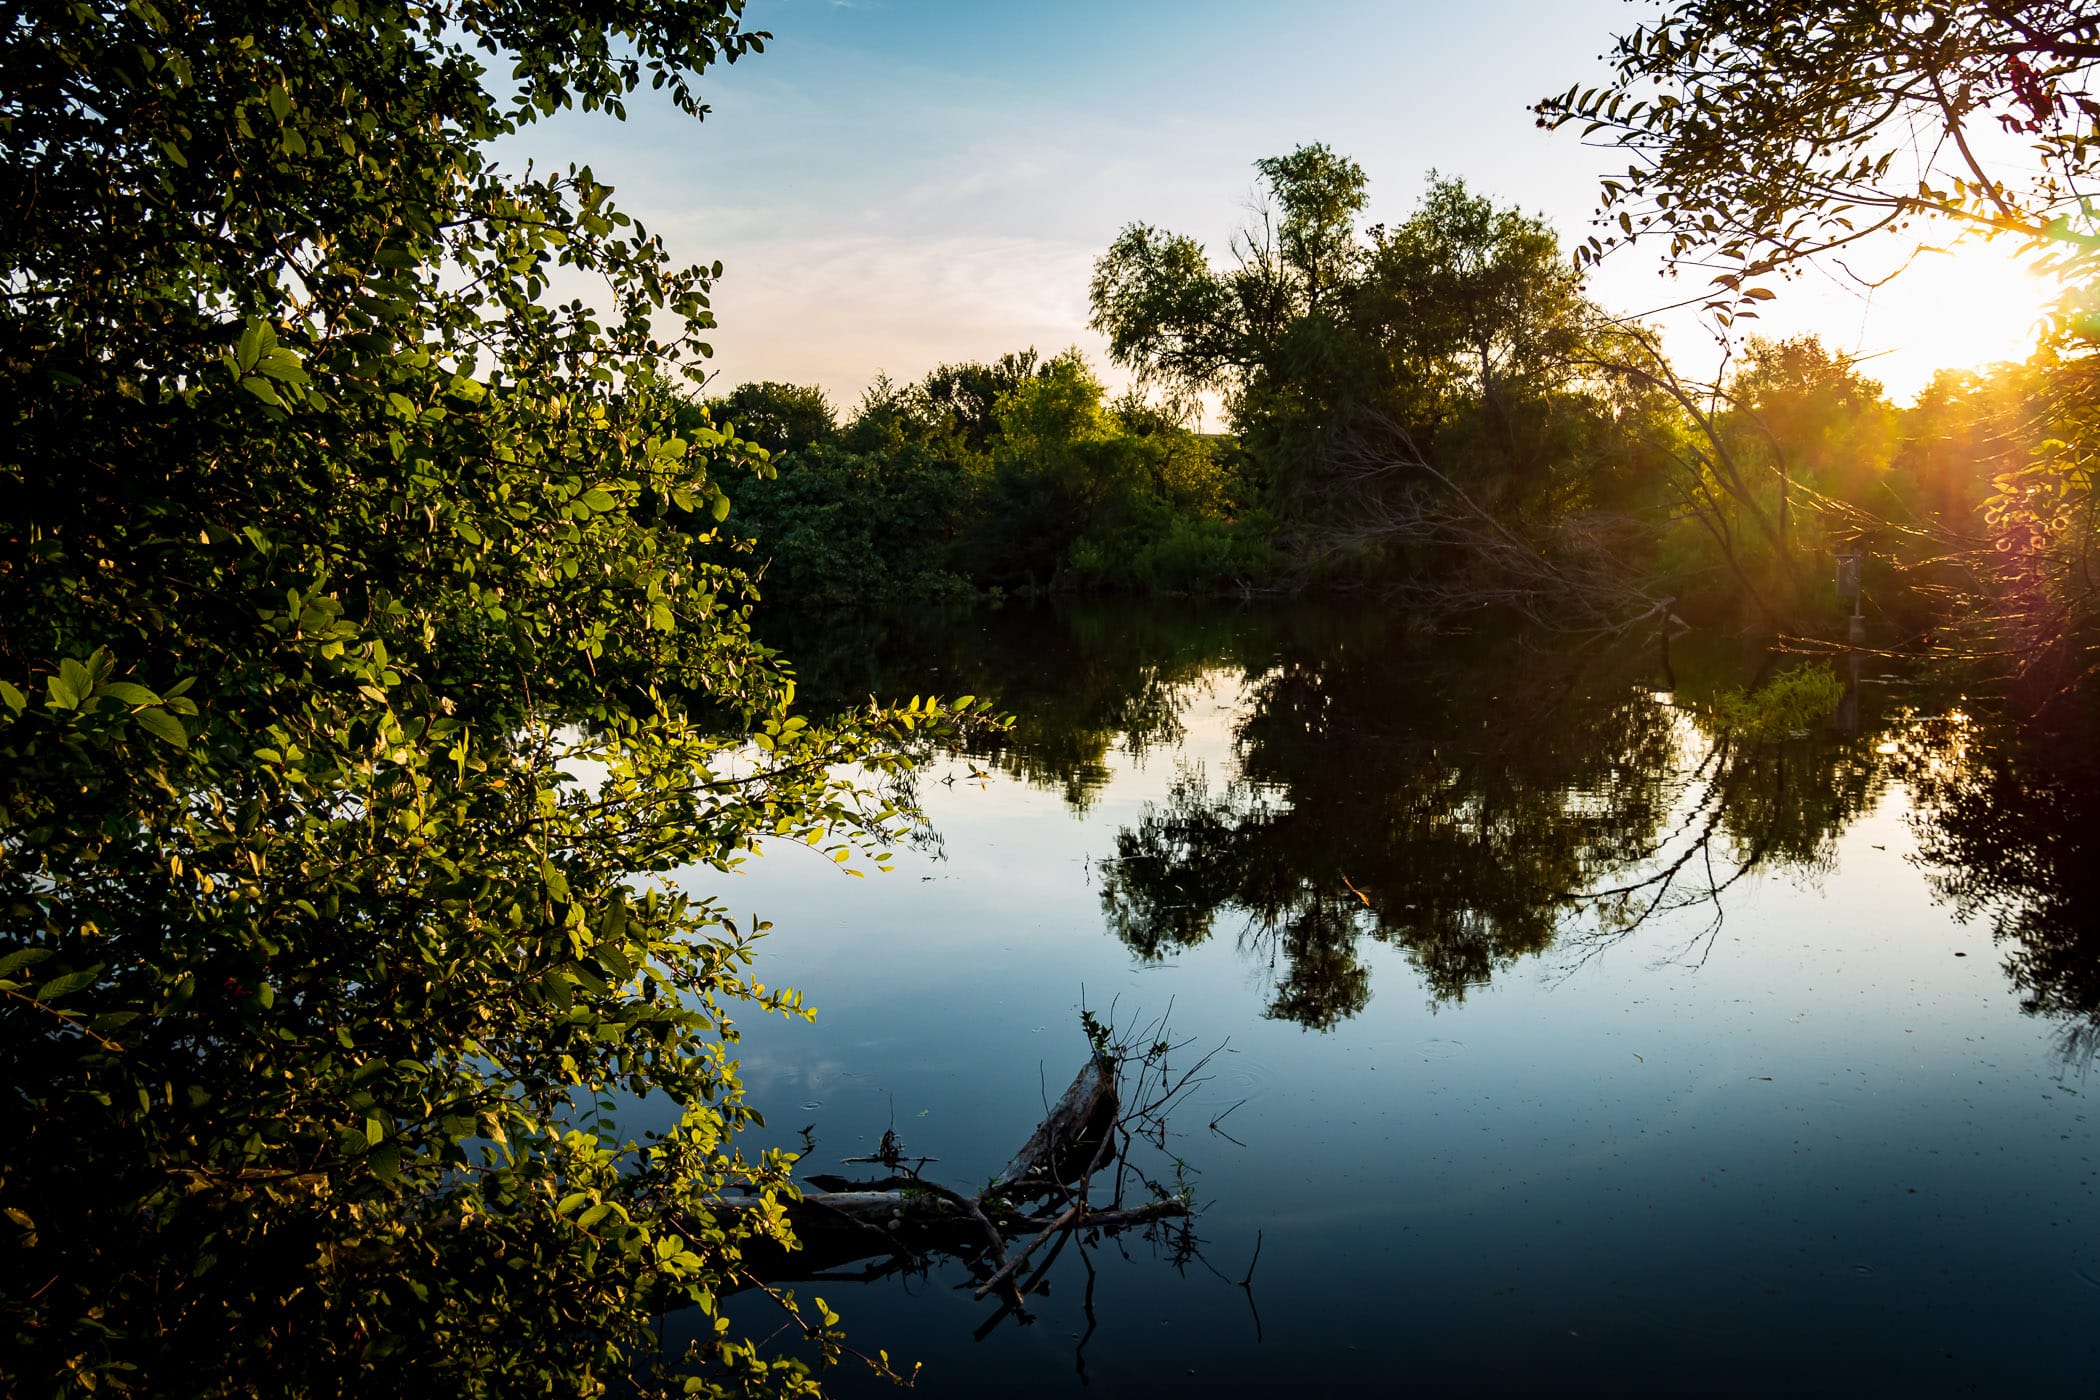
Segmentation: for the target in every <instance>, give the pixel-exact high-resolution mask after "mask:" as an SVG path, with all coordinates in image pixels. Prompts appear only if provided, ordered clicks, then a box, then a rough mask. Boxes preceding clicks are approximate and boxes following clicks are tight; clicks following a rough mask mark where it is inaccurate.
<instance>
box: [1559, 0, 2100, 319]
mask: <svg viewBox="0 0 2100 1400" xmlns="http://www.w3.org/2000/svg"><path fill="white" fill-rule="evenodd" d="M1610 61H1611V69H1610V72H1609V75H1608V76H1607V77H1606V79H1605V81H1603V82H1602V83H1598V84H1595V85H1590V84H1585V83H1576V84H1575V85H1574V86H1572V87H1570V88H1569V89H1568V90H1567V91H1566V92H1564V93H1562V94H1560V95H1559V96H1557V97H1551V98H1548V99H1546V100H1545V101H1543V102H1541V103H1540V104H1539V105H1538V112H1539V122H1540V124H1541V125H1543V126H1549V127H1554V128H1560V127H1566V126H1571V125H1572V126H1578V127H1580V128H1581V129H1582V131H1583V133H1584V134H1585V135H1587V136H1590V137H1595V138H1601V139H1602V140H1603V141H1604V142H1605V143H1606V144H1607V145H1608V146H1611V147H1615V148H1617V149H1619V150H1621V151H1623V152H1624V153H1625V154H1626V155H1627V156H1628V158H1629V163H1628V165H1627V168H1626V170H1625V173H1624V175H1623V176H1614V177H1613V178H1611V179H1609V180H1607V181H1606V182H1605V183H1604V186H1603V212H1604V214H1605V215H1606V216H1607V217H1608V218H1609V219H1610V220H1611V221H1612V222H1613V223H1614V224H1615V225H1616V228H1615V229H1614V230H1613V231H1611V232H1609V233H1608V234H1607V235H1605V236H1603V237H1599V238H1593V239H1591V240H1590V242H1589V244H1588V245H1587V246H1586V247H1585V248H1584V249H1582V250H1579V251H1578V257H1584V258H1594V257H1597V256H1599V255H1601V254H1602V253H1603V251H1604V250H1605V249H1606V248H1608V247H1610V246H1611V245H1613V244H1615V243H1619V242H1623V241H1626V240H1629V239H1633V238H1637V237H1642V236H1655V237H1659V238H1661V239H1663V240H1665V242H1666V246H1667V248H1668V250H1669V254H1670V256H1671V257H1672V258H1673V259H1675V260H1678V261H1680V262H1682V263H1686V264H1697V265H1699V266H1702V267H1705V266H1709V265H1710V266H1711V267H1712V268H1713V269H1714V271H1715V277H1714V284H1715V286H1716V288H1717V291H1716V294H1715V299H1714V301H1713V306H1714V308H1715V309H1717V310H1720V311H1722V312H1723V313H1724V314H1726V313H1727V312H1729V311H1730V310H1732V309H1739V308H1740V307H1741V305H1742V304H1743V301H1744V300H1745V299H1749V300H1756V299H1760V298H1762V297H1763V296H1768V295H1770V288H1769V287H1765V286H1761V285H1759V281H1760V279H1762V278H1764V277H1765V276H1766V275H1767V274H1769V273H1771V272H1773V271H1774V270H1775V269H1779V268H1783V267H1786V266H1788V265H1790V264H1792V263H1795V262H1797V261H1799V260H1801V259H1803V258H1806V257H1810V256H1814V255H1816V254H1819V253H1826V252H1830V251H1832V250H1836V249H1840V248H1844V247H1846V246H1848V245H1851V244H1854V243H1857V242H1859V241H1860V240H1862V239H1865V238H1868V237H1870V236H1872V235H1874V234H1876V233H1879V232H1881V231H1883V230H1892V229H1908V228H1913V227H1914V226H1915V225H1916V224H1917V223H1918V222H1919V221H1920V220H1923V219H1932V218H1937V219H1942V220H1946V221H1948V222H1949V224H1951V226H1952V230H1950V232H1949V233H1948V234H1947V235H1946V236H1952V232H1953V231H1976V232H1980V233H1985V234H1996V233H2009V234H2014V235H2018V236H2020V237H2022V238H2026V239H2029V240H2034V241H2036V242H2040V243H2043V244H2046V245H2051V246H2053V247H2055V248H2056V249H2057V250H2058V252H2059V255H2060V256H2061V257H2062V259H2063V260H2064V261H2065V262H2067V263H2076V264H2083V263H2084V262H2086V261H2087V260H2089V258H2090V256H2091V254H2092V253H2093V252H2094V251H2095V250H2096V249H2100V229H2096V228H2095V227H2094V225H2093V222H2092V212H2091V209H2090V206H2089V205H2088V204H2087V202H2086V200H2085V197H2084V195H2083V193H2082V191H2083V189H2084V188H2085V186H2086V185H2087V184H2088V183H2089V180H2090V176H2091V174H2092V172H2093V167H2094V162H2095V160H2096V159H2100V128H2096V122H2100V100H2096V99H2095V97H2094V96H2093V95H2092V93H2091V92H2090V90H2089V89H2090V83H2091V77H2092V73H2093V70H2094V66H2095V64H2096V63H2100V16H2094V15H2092V14H2090V13H2088V12H2087V9H2086V7H2085V6H2082V5H2077V4H2064V3H2059V2H2058V0H2017V2H2016V3H2005V4H2000V3H1990V4H1974V3H1953V2H1952V0H1900V3H1895V4H1873V5H1860V4H1837V5H1832V4H1822V3H1809V2H1808V0H1759V2H1758V3H1755V4H1747V5H1746V4H1739V3H1734V0H1687V2H1686V3H1677V4H1672V5H1670V6H1668V7H1666V8H1665V9H1664V11H1663V12H1662V14H1661V15H1659V16H1658V17H1657V18H1655V19H1654V20H1652V21H1650V22H1649V23H1646V24H1642V25H1638V26H1636V27H1635V28H1634V29H1632V30H1631V31H1630V32H1628V33H1626V34H1624V35H1622V36H1620V37H1618V38H1617V39H1616V40H1615V41H1614V44H1613V48H1612V52H1611V54H1610Z"/></svg>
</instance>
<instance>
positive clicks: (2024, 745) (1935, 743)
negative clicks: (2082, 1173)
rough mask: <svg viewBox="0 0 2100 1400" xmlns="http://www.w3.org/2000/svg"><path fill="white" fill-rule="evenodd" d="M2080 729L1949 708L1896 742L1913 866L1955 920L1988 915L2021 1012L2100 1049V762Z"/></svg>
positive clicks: (2074, 1055)
mask: <svg viewBox="0 0 2100 1400" xmlns="http://www.w3.org/2000/svg"><path fill="white" fill-rule="evenodd" d="M2095 737H2096V736H2095V734H2094V731H2093V728H2092V726H2091V725H2090V724H2089V723H2087V724H2068V725H2067V724H2063V723H2041V724H2029V725H2024V726H2023V725H2018V724H2013V723H2008V722H2005V721H2002V720H1982V719H1976V718H1972V717H1969V716H1966V715H1961V714H1956V715H1954V716H1952V717H1947V718H1942V719H1938V720H1925V721H1920V722H1918V723H1917V724H1915V725H1913V726H1912V727H1911V730H1910V732H1909V733H1908V734H1907V735H1906V737H1905V742H1904V744H1903V749H1902V752H1903V758H1904V762H1905V767H1906V769H1907V770H1908V773H1909V780H1910V784H1911V788H1912V793H1913V798H1914V801H1915V804H1916V812H1915V816H1914V822H1915V824H1916V826H1917V830H1918V855H1917V859H1918V861H1919V863H1920V864H1921V865H1922V866H1924V868H1925V870H1926V874H1927V878H1928V880H1929V881H1930V882H1931V884H1932V888H1933V891H1934V893H1935V895H1937V897H1939V898H1940V899H1942V900H1944V901H1945V902H1946V903H1948V904H1950V905H1951V906H1952V907H1953V911H1954V914H1955V917H1956V918H1959V919H1960V920H1962V921H1963V922H1964V923H1968V922H1974V921H1979V920H1981V921H1987V922H1988V925H1989V927H1990V930H1991V937H1992V940H1993V941H1994V942H1995V943H1997V944H1998V945H1999V946H2000V947H2001V948H2002V949H2003V950H2004V951H2005V964H2004V966H2005V971H2006V975H2007V976H2008V977H2009V978H2010V979H2011V980H2012V983H2013V985H2014V986H2015V987H2016V988H2018V989H2019V992H2020V1004H2021V1008H2022V1009H2023V1010H2024V1011H2026V1012H2028V1013H2029V1014H2030V1015H2034V1016H2040V1017H2046V1018H2048V1019H2051V1020H2054V1021H2056V1022H2058V1023H2059V1025H2060V1027H2061V1032H2062V1049H2063V1053H2064V1056H2065V1058H2066V1060H2068V1061H2071V1062H2073V1063H2076V1064H2078V1065H2080V1066H2081V1067H2084V1066H2090V1065H2091V1063H2092V1062H2093V1059H2094V1057H2095V1056H2096V1054H2100V761H2096V745H2095V742H2094V739H2095Z"/></svg>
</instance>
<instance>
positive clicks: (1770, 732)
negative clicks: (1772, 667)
mask: <svg viewBox="0 0 2100 1400" xmlns="http://www.w3.org/2000/svg"><path fill="white" fill-rule="evenodd" d="M1842 694H1843V687H1841V686H1840V685H1839V684H1838V681H1837V677H1836V676H1834V675H1832V674H1831V673H1830V668H1829V667H1827V666H1798V667H1795V668H1794V669H1793V670H1790V671H1784V672H1782V673H1780V674H1779V675H1777V676H1774V677H1773V678H1772V679H1770V680H1768V681H1766V682H1765V683H1764V684H1763V685H1761V686H1759V687H1757V688H1756V689H1755V690H1751V691H1745V690H1741V689H1734V688H1731V689H1728V690H1722V691H1719V692H1716V693H1715V695H1714V697H1713V699H1712V700H1711V702H1709V709H1708V714H1709V716H1710V718H1711V721H1712V723H1713V724H1714V726H1715V727H1716V728H1717V729H1719V730H1721V731H1722V732H1724V733H1727V734H1729V735H1732V736H1734V737H1735V738H1737V739H1740V740H1743V741H1745V742H1748V743H1753V744H1757V743H1770V742H1772V741H1774V740H1777V739H1784V738H1786V737H1787V736H1789V735H1792V734H1798V733H1800V732H1802V731H1803V730H1805V729H1807V727H1808V726H1809V725H1811V724H1814V723H1818V722H1820V721H1822V720H1824V719H1826V718H1828V717H1829V715H1830V712H1831V710H1832V709H1834V708H1836V706H1837V702H1838V698H1839V696H1840V695H1842Z"/></svg>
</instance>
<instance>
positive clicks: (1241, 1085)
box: [1203, 1049, 1276, 1104]
mask: <svg viewBox="0 0 2100 1400" xmlns="http://www.w3.org/2000/svg"><path fill="white" fill-rule="evenodd" d="M1205 1072H1206V1073H1207V1074H1209V1075H1210V1083H1209V1084H1208V1085H1206V1086H1205V1088H1204V1095H1203V1097H1204V1098H1205V1099H1206V1100H1210V1099H1216V1100H1217V1101H1218V1102H1219V1103H1220V1104H1228V1103H1233V1102H1235V1101H1237V1100H1245V1101H1246V1102H1248V1103H1254V1102H1256V1101H1258V1100H1260V1099H1261V1098H1263V1097H1264V1096H1265V1095H1267V1093H1268V1092H1269V1090H1270V1089H1271V1088H1273V1087H1274V1086H1275V1083H1276V1071H1275V1070H1274V1069H1273V1068H1271V1067H1270V1066H1269V1065H1267V1064H1265V1063H1264V1062H1262V1061H1260V1060H1257V1059H1255V1058H1254V1057H1253V1056H1252V1055H1249V1054H1246V1053H1245V1052H1243V1051H1239V1050H1231V1049H1228V1050H1227V1051H1226V1052H1225V1053H1224V1054H1222V1055H1220V1056H1218V1057H1217V1058H1216V1059H1215V1060H1212V1061H1211V1062H1210V1065H1209V1067H1208V1068H1207V1070H1206V1071H1205Z"/></svg>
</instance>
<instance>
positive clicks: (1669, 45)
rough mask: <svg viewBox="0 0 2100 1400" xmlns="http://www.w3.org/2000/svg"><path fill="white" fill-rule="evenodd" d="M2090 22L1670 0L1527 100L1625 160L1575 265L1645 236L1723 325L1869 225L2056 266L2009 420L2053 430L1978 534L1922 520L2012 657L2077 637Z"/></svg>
mask: <svg viewBox="0 0 2100 1400" xmlns="http://www.w3.org/2000/svg"><path fill="white" fill-rule="evenodd" d="M2096 26H2100V20H2096V19H2095V18H2094V17H2093V16H2092V15H2090V14H2088V13H2087V12H2086V10H2085V8H2084V7H2082V6H2077V5H2063V4H2014V5H1994V4H1954V3H1948V0H1904V3H1899V4H1894V5H1880V6H1871V7H1860V6H1831V5H1811V4H1803V3H1764V4H1757V5H1749V6H1745V5H1737V4H1727V3H1720V0H1683V2H1682V3H1675V4H1672V5H1670V6H1668V7H1667V8H1666V9H1665V10H1664V11H1663V13H1662V14H1661V15H1660V16H1659V17H1657V18H1656V19H1654V20H1653V21H1651V22H1649V23H1647V24H1644V25H1640V26H1638V27H1636V28H1634V29H1633V30H1632V31H1631V32H1629V33H1627V34H1624V35H1622V36H1620V37H1619V38H1618V39H1617V40H1616V42H1615V45H1614V49H1613V52H1612V55H1611V64H1612V67H1611V72H1610V75H1609V77H1608V78H1607V80H1606V81H1605V82H1603V83H1602V84H1599V85H1596V86H1590V87H1585V86H1584V85H1582V84H1579V83H1578V84H1576V85H1575V86H1573V87H1571V88H1569V89H1568V90H1567V91H1566V92H1564V93H1562V94H1561V95H1559V96H1557V97H1553V98H1549V99H1547V100H1546V101H1544V102H1542V103H1540V104H1539V105H1538V112H1539V120H1540V124H1541V125H1544V126H1549V127H1555V128H1558V127H1565V126H1569V125H1578V126H1580V127H1581V129H1582V131H1583V133H1584V134H1585V135H1586V136H1589V137H1593V138H1600V139H1601V140H1602V141H1603V143H1604V144H1606V145H1607V146H1609V147H1611V148H1613V149H1616V150H1618V151H1621V152H1623V153H1625V154H1626V155H1628V156H1629V157H1630V163H1629V165H1628V167H1627V169H1626V171H1625V173H1624V175H1623V176H1614V177H1613V178H1611V179H1608V180H1606V181H1605V182H1604V184H1603V193H1602V213H1603V214H1604V216H1605V217H1606V218H1608V219H1610V220H1611V221H1612V222H1613V224H1614V225H1615V227H1614V228H1613V229H1612V231H1610V232H1609V233H1608V234H1607V235H1605V236H1603V237H1597V238H1592V239H1591V240H1590V241H1589V243H1588V245H1587V246H1586V247H1585V248H1583V249H1581V250H1579V251H1578V258H1579V259H1583V260H1593V259H1595V258H1597V257H1600V256H1602V255H1603V254H1604V253H1605V252H1606V251H1607V250H1608V249H1609V248H1610V247H1612V246H1613V245H1616V244H1623V243H1628V242H1631V241H1634V240H1637V239H1641V238H1654V239H1659V240H1661V241H1662V242H1663V245H1664V247H1665V248H1666V250H1667V253H1668V256H1669V258H1670V260H1671V262H1672V264H1673V265H1674V266H1676V267H1679V268H1698V269H1702V270H1712V271H1713V277H1712V280H1711V283H1710V284H1709V291H1708V292H1707V293H1706V294H1705V307H1706V309H1707V311H1709V312H1710V313H1711V314H1712V315H1713V316H1714V318H1715V319H1716V320H1717V321H1718V322H1719V323H1721V324H1723V325H1727V324H1729V323H1731V322H1734V321H1737V320H1740V319H1742V318H1745V317H1749V316H1753V315H1755V306H1756V304H1757V303H1758V302H1761V301H1763V300H1765V299H1768V298H1770V297H1771V296H1773V295H1774V291H1773V289H1772V287H1771V285H1769V284H1770V282H1771V281H1772V280H1773V277H1774V275H1775V274H1779V275H1791V274H1792V273H1794V272H1796V271H1797V270H1798V269H1799V268H1800V266H1801V265H1802V264H1804V263H1805V262H1806V261H1807V260H1809V259H1812V258H1815V257H1818V256H1819V255H1825V254H1829V253H1832V252H1834V251H1835V250H1839V249H1846V250H1848V255H1849V250H1850V249H1851V248H1852V245H1855V244H1859V243H1861V242H1862V241H1863V240H1867V239H1870V238H1874V237H1875V236H1876V235H1888V237H1886V238H1883V239H1882V240H1881V245H1882V246H1883V247H1884V248H1886V247H1889V246H1891V240H1893V247H1894V248H1895V249H1896V250H1897V252H1898V253H1899V254H1909V255H1912V256H1914V255H1915V252H1916V251H1917V250H1918V249H1920V248H1921V247H1923V246H1926V240H1928V239H1930V240H1937V241H1942V242H1944V241H1948V240H1954V239H1960V238H1986V237H1991V236H1998V235H2005V236H2010V237H2014V238H2018V239H2021V240H2023V241H2024V242H2025V244H2026V246H2027V248H2028V250H2029V251H2030V252H2032V253H2034V254H2036V255H2037V256H2038V258H2039V262H2040V264H2041V265H2042V266H2043V267H2044V268H2046V269H2049V270H2052V271H2054V272H2055V273H2056V274H2058V275H2059V276H2060V277H2061V278H2062V279H2063V281H2064V284H2065V287H2066V290H2065V293H2064V296H2063V298H2062V300H2061V302H2060V305H2059V308H2058V315H2057V317H2056V318H2055V323H2054V327H2053V333H2052V335H2051V337H2050V344H2049V345H2048V346H2046V347H2045V349H2044V350H2043V352H2042V354H2041V356H2040V357H2039V359H2038V363H2037V365H2036V366H2035V367H2034V368H2035V369H2036V370H2037V371H2038V373H2036V374H2035V375H2034V377H2033V379H2032V381H2031V394H2032V402H2031V405H2030V412H2029V414H2028V416H2030V417H2032V418H2044V419H2048V420H2053V421H2052V424H2051V426H2052V427H2055V428H2060V429H2061V431H2055V432H2043V433H2030V432H2025V431H2022V432H2020V433H2017V434H2015V435H2014V436H2016V437H2018V438H2022V439H2025V440H2026V444H2027V445H2026V446H2025V447H2024V448H2023V450H2022V452H2021V454H2020V455H2021V456H2022V457H2023V458H2024V460H2020V461H2015V462H2010V463H2006V464H2005V466H2006V469H2005V470H2003V471H2002V472H2000V473H1999V476H1998V479H1997V481H1996V482H1994V483H1993V485H1994V490H1993V493H1992V495H1991V499H1990V500H1989V501H1988V503H1987V506H1986V509H1987V511H1988V518H1989V529H1988V530H1987V531H1977V530H1975V529H1974V528H1973V525H1974V522H1973V521H1972V520H1971V519H1969V518H1968V517H1966V516H1956V517H1953V518H1951V519H1946V518H1943V519H1942V520H1939V521H1934V522H1930V523H1929V524H1928V525H1927V526H1926V527H1925V531H1924V533H1925V534H1927V535H1929V536H1932V537H1934V543H1935V544H1937V545H1938V546H1940V547H1941V550H1942V553H1943V554H1944V553H1962V554H1965V555H1967V558H1966V559H1965V561H1964V569H1965V572H1966V573H1967V574H1968V576H1969V583H1968V584H1967V585H1966V587H1965V589H1964V590H1963V591H1964V593H1965V595H1966V596H1964V597H1962V598H1961V599H1960V600H1959V605H1960V607H1961V609H1962V610H1964V611H1967V612H1970V613H1974V614H1982V613H1986V612H1989V611H1991V610H1992V609H1994V608H1995V609H1999V610H2001V611H2002V613H2003V622H2004V624H2005V625H2004V626H2003V627H2002V628H2001V629H2000V630H2001V632H2002V634H2003V635H2002V636H2001V637H2000V639H1999V643H2000V645H2002V646H2003V647H2005V648H2007V649H2010V650H2014V651H2026V652H2046V651H2053V650H2055V649H2058V648H2060V647H2067V646H2068V647H2072V648H2074V649H2083V648H2084V644H2083V643H2081V642H2079V641H2078V640H2077V634H2078V633H2079V632H2081V631H2082V630H2083V629H2084V628H2085V627H2086V626H2087V624H2088V623H2089V621H2090V619H2091V618H2092V616H2093V614H2094V611H2095V596H2094V592H2093V588H2092V583H2091V579H2090V576H2089V573H2088V571H2087V569H2086V567H2085V561H2086V560H2087V559H2088V558H2089V557H2090V555H2091V553H2092V549H2093V533H2092V532H2093V522H2094V520H2095V519H2096V516H2095V508H2094V504H2093V496H2092V484H2091V483H2092V475H2093V473H2092V453H2093V446H2092V445H2093V443H2094V441H2095V438H2094V436H2093V435H2092V432H2091V425H2092V423H2093V419H2094V415H2095V410H2094V408H2093V403H2094V402H2095V400H2094V397H2093V391H2094V387H2095V384H2096V382H2100V381H2096V379H2095V375H2094V372H2093V370H2092V368H2091V367H2090V365H2089V363H2088V362H2089V361H2090V360H2091V359H2092V357H2093V354H2094V351H2095V348H2096V346H2100V339H2096V331H2100V323H2096V322H2095V320H2094V318H2093V315H2092V287H2093V285H2094V277H2095V273H2096V271H2100V262H2096V254H2100V227H2096V225H2095V223H2094V207H2093V205H2092V202H2091V201H2090V200H2089V199H2088V198H2086V196H2085V195H2084V194H2083V193H2082V191H2083V189H2084V188H2085V186H2086V185H2087V184H2088V183H2090V179H2091V176H2092V174H2093V173H2094V167H2095V162H2096V159H2100V101H2096V99H2095V98H2094V97H2093V96H2092V94H2091V91H2090V89H2091V81H2092V75H2093V71H2094V65H2095V64H2096V62H2100V28H2096ZM1994 455H1998V454H1994ZM1964 537H1966V538H1964ZM1979 538H1983V539H1984V541H1985V545H1984V548H1982V549H1979V548H1977V547H1976V544H1977V541H1978V539H1979ZM2013 541H2024V543H2021V544H2017V545H2016V544H2013V543H2012V542H2013ZM1994 556H1995V557H1994ZM1942 572H1944V571H1942Z"/></svg>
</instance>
